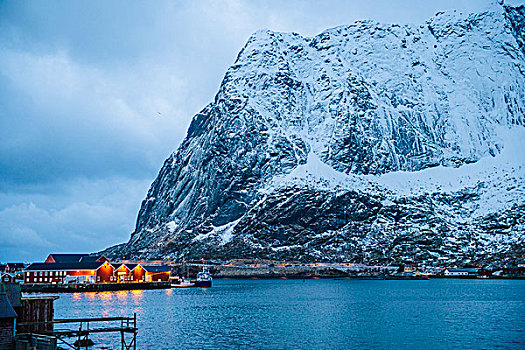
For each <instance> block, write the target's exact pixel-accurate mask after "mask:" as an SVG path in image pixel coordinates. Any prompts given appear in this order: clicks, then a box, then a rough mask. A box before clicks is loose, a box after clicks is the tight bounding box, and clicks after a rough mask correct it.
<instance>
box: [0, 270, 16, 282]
mask: <svg viewBox="0 0 525 350" xmlns="http://www.w3.org/2000/svg"><path fill="white" fill-rule="evenodd" d="M0 282H2V283H15V282H16V278H15V274H14V273H7V272H4V273H0Z"/></svg>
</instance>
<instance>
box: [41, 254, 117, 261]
mask: <svg viewBox="0 0 525 350" xmlns="http://www.w3.org/2000/svg"><path fill="white" fill-rule="evenodd" d="M106 261H109V259H108V258H106V257H105V256H103V255H90V254H49V255H48V257H47V258H46V261H45V262H46V263H75V262H106Z"/></svg>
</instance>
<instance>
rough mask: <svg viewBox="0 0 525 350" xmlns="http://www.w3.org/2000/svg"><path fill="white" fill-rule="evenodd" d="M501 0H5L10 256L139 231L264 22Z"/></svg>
mask: <svg viewBox="0 0 525 350" xmlns="http://www.w3.org/2000/svg"><path fill="white" fill-rule="evenodd" d="M514 2H516V1H514ZM518 2H519V1H518ZM489 3H490V1H489V0H486V1H484V0H480V1H472V0H442V1H437V0H435V1H408V0H399V1H393V0H382V1H379V0H376V1H361V0H356V1H346V0H343V1H318V2H314V1H253V0H252V1H248V0H247V1H233V0H232V1H180V2H179V1H166V2H163V1H154V2H145V1H110V2H107V1H89V2H87V1H83V2H80V1H3V2H0V261H7V260H24V261H32V260H42V259H44V258H45V256H46V255H47V254H48V253H49V252H51V251H53V252H92V251H96V250H100V249H103V248H106V247H108V246H110V245H113V244H117V243H121V242H124V241H126V240H127V239H128V237H129V234H130V233H131V232H132V231H133V228H134V224H135V220H136V215H137V212H138V209H139V207H140V202H141V201H142V199H143V198H144V197H145V194H146V192H147V190H148V187H149V185H150V183H151V182H152V181H153V180H154V178H155V176H156V174H157V172H158V170H159V169H160V167H161V165H162V163H163V161H164V159H165V158H166V157H167V156H168V155H169V154H170V153H171V152H173V151H174V150H175V149H176V147H177V146H178V144H179V143H180V141H181V140H182V138H183V137H184V135H185V132H186V129H187V127H188V125H189V122H190V120H191V118H192V116H193V115H194V114H195V113H197V112H198V111H199V110H200V109H202V108H203V107H204V106H205V105H206V104H207V103H209V102H210V101H212V100H213V97H214V95H215V93H216V92H217V89H218V87H219V84H220V82H221V79H222V77H223V75H224V73H225V72H226V70H227V68H228V66H229V65H231V64H232V63H233V61H234V60H235V57H236V55H237V53H238V52H239V50H240V49H241V48H242V46H243V45H244V43H245V42H246V40H247V39H248V37H249V36H250V34H251V33H253V32H255V31H256V30H258V29H263V28H267V29H271V30H276V31H294V32H298V33H300V34H302V35H306V36H312V35H315V34H318V33H319V32H321V31H322V30H324V29H327V28H330V27H334V26H337V25H343V24H349V23H352V22H353V21H355V20H359V19H374V20H377V21H381V22H388V23H416V24H419V23H422V22H423V21H425V20H426V19H428V18H429V17H431V16H433V15H434V13H435V12H437V11H441V10H447V9H458V10H462V11H476V10H480V9H482V8H485V7H486V6H487V4H489Z"/></svg>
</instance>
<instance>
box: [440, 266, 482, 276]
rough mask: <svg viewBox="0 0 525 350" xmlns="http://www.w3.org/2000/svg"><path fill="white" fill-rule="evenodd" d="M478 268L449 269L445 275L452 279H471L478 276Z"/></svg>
mask: <svg viewBox="0 0 525 350" xmlns="http://www.w3.org/2000/svg"><path fill="white" fill-rule="evenodd" d="M478 270H479V269H477V268H448V269H445V271H444V272H443V274H444V275H445V276H450V277H469V276H477V275H478Z"/></svg>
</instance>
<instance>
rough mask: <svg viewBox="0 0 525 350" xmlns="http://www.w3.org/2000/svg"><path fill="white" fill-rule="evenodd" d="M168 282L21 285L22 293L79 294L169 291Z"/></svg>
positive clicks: (169, 285)
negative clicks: (120, 291)
mask: <svg viewBox="0 0 525 350" xmlns="http://www.w3.org/2000/svg"><path fill="white" fill-rule="evenodd" d="M169 288H171V284H170V282H143V283H138V282H133V283H93V284H26V283H24V284H22V285H21V289H22V292H24V293H81V292H108V291H119V290H145V289H169Z"/></svg>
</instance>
